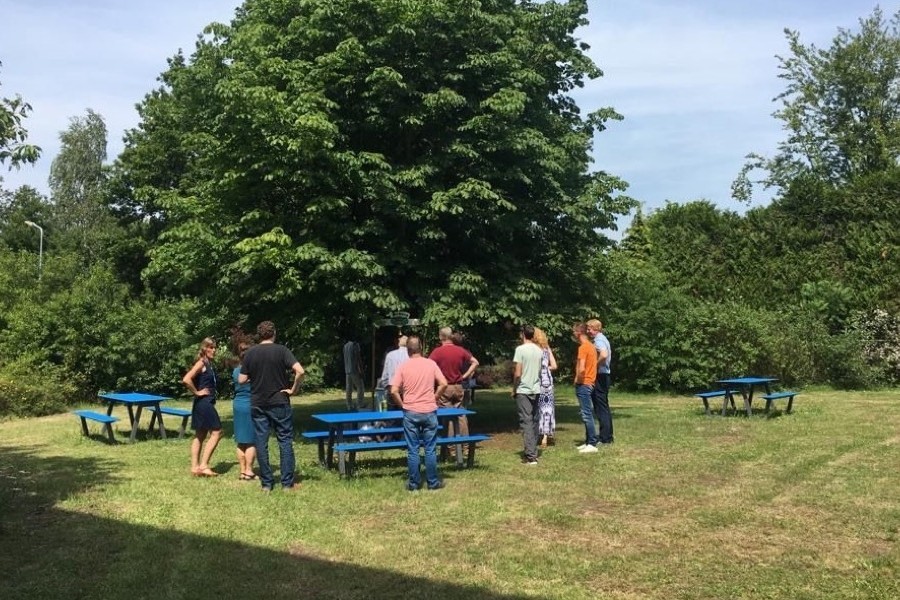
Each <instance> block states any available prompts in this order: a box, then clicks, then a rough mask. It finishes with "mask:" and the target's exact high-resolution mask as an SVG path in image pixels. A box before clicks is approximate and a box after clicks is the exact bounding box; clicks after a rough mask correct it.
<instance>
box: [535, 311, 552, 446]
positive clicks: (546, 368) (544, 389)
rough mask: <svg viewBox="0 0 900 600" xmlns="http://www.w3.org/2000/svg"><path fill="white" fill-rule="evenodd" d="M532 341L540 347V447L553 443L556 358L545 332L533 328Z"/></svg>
mask: <svg viewBox="0 0 900 600" xmlns="http://www.w3.org/2000/svg"><path fill="white" fill-rule="evenodd" d="M534 343H535V344H537V345H538V346H540V348H541V376H540V382H541V393H540V396H538V411H539V419H538V433H539V434H540V436H541V448H546V447H547V445H548V444H549V445H553V444H554V443H555V442H554V436H555V435H556V402H555V400H554V395H553V371H555V370H556V358H554V356H553V350H551V349H550V344H549V342H548V341H547V334H546V333H544V332H543V331H542V330H541V329H538V328H537V327H535V328H534Z"/></svg>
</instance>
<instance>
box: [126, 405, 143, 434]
mask: <svg viewBox="0 0 900 600" xmlns="http://www.w3.org/2000/svg"><path fill="white" fill-rule="evenodd" d="M141 408H142V407H141V406H140V405H138V407H137V412H136V413H134V415H133V416H132V410H131V406H129V407H128V416H129V417H131V442H132V443H134V440H135V439H137V430H138V425H139V424H140V422H141Z"/></svg>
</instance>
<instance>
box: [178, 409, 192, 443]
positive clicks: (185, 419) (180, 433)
mask: <svg viewBox="0 0 900 600" xmlns="http://www.w3.org/2000/svg"><path fill="white" fill-rule="evenodd" d="M190 416H191V415H184V416H183V417H181V429H179V430H178V439H179V440H181V439H184V434H185V432H186V431H187V422H188V419H189V418H190Z"/></svg>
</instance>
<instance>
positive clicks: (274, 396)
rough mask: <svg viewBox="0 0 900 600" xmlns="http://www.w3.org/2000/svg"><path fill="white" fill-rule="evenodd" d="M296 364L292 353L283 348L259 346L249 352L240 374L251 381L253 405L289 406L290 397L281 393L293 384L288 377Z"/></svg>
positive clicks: (268, 345) (251, 402)
mask: <svg viewBox="0 0 900 600" xmlns="http://www.w3.org/2000/svg"><path fill="white" fill-rule="evenodd" d="M296 362H297V359H296V358H294V355H293V354H291V351H290V350H288V349H287V348H285V347H284V346H282V345H281V344H258V345H256V346H253V347H252V348H249V349H248V350H247V353H246V354H244V358H243V360H242V361H241V373H242V374H244V375H246V376H247V377H249V378H250V405H251V406H259V407H265V406H278V405H279V404H290V401H291V399H290V397H289V396H288V395H287V394H284V393H282V392H281V390H286V389H288V388H290V387H291V385H292V384H293V380H292V379H289V376H288V373H289V372H290V371H291V368H292V367H293V366H294V364H295V363H296Z"/></svg>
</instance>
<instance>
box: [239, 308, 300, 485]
mask: <svg viewBox="0 0 900 600" xmlns="http://www.w3.org/2000/svg"><path fill="white" fill-rule="evenodd" d="M256 335H257V336H258V337H259V343H258V344H257V345H256V346H253V347H252V348H249V349H248V350H247V352H246V353H244V358H243V360H242V361H241V374H240V375H239V376H238V382H239V383H247V382H248V381H249V382H250V414H251V416H252V417H253V428H254V431H255V433H256V460H257V462H258V464H259V478H260V483H261V484H262V489H263V491H264V492H271V491H272V486H273V485H274V484H275V477H274V475H273V473H272V466H271V465H270V464H269V430H270V429H275V437H276V439H277V440H278V449H279V451H280V454H281V487H282V489H284V490H286V491H291V490H294V489H296V488H297V487H299V483H298V484H295V483H294V466H295V463H294V414H293V411H292V410H291V396H293V395H294V394H296V393H297V388H298V387H299V386H300V382H301V381H302V380H303V376H304V375H305V371H304V370H303V367H302V366H301V365H300V363H299V362H298V361H297V359H296V358H294V355H293V354H292V353H291V351H290V350H288V349H287V348H285V347H284V346H282V345H281V344H276V343H275V324H274V323H272V321H263V322H262V323H260V324H259V325H258V326H257V327H256ZM288 371H293V372H294V383H293V385H292V386H290V387H288V375H287V372H288Z"/></svg>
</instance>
